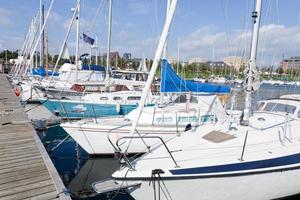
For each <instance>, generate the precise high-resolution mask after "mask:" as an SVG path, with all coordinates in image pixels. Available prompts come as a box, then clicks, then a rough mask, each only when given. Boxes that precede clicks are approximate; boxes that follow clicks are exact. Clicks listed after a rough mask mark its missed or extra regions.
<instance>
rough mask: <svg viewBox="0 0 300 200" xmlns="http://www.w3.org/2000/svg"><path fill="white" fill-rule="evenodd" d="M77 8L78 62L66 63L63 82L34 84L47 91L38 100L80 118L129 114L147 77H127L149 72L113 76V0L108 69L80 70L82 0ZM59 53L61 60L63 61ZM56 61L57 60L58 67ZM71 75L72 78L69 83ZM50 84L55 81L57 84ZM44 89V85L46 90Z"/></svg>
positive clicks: (56, 111)
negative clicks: (96, 70)
mask: <svg viewBox="0 0 300 200" xmlns="http://www.w3.org/2000/svg"><path fill="white" fill-rule="evenodd" d="M75 10H76V11H75V12H74V15H73V18H72V22H73V20H75V16H77V17H76V20H77V40H76V59H75V61H76V64H75V65H72V64H68V65H67V66H66V68H67V70H65V71H66V73H65V75H64V74H62V73H61V74H60V76H61V77H63V78H62V79H63V81H58V80H57V79H52V78H53V77H52V78H51V82H50V83H49V85H48V86H47V87H44V85H40V86H41V88H37V87H35V88H34V89H38V90H40V91H42V92H43V93H44V95H39V98H38V99H37V101H39V102H40V103H41V104H42V105H44V106H45V107H46V108H47V109H48V110H49V111H51V112H52V113H53V114H54V115H57V116H60V117H62V118H76V119H78V118H91V117H93V118H94V117H102V116H108V115H124V114H127V113H128V112H129V111H131V110H132V109H134V108H136V106H137V104H138V102H139V99H140V98H141V94H142V92H141V91H142V89H143V87H144V85H145V80H136V79H130V80H127V78H128V77H130V76H131V75H132V74H133V75H134V77H135V78H138V77H140V76H142V77H143V78H144V79H146V78H147V72H145V71H143V72H141V71H140V72H136V71H126V70H124V71H117V72H116V71H112V74H111V77H110V72H111V70H110V67H109V65H110V46H111V26H112V23H111V20H112V0H110V1H109V23H108V48H107V49H108V50H107V65H106V69H105V70H102V71H100V72H99V73H100V74H98V73H96V72H93V71H92V73H89V72H88V73H85V72H86V70H79V68H80V61H79V26H80V24H79V21H80V0H78V1H77V6H76V9H75ZM72 22H71V24H72ZM71 24H70V27H69V29H68V31H67V34H66V37H65V40H64V42H63V45H62V49H61V52H60V56H61V54H62V52H63V51H64V48H65V47H66V46H65V45H66V40H67V38H68V34H69V31H70V29H71ZM60 56H59V58H58V60H60ZM57 64H58V62H57V63H56V66H57ZM55 68H56V67H55ZM103 71H105V75H104V74H102V72H103ZM116 74H117V75H119V77H116V76H114V75H116ZM120 74H121V75H120ZM94 75H95V76H94ZM60 76H59V77H60ZM99 77H100V78H99ZM70 78H71V81H70V82H68V81H69V80H70ZM80 78H81V79H80ZM93 78H94V79H93ZM95 78H96V81H95ZM99 79H100V80H99ZM51 84H54V86H52V85H51ZM57 86H59V87H57ZM52 87H53V88H52ZM42 88H44V91H43V89H42ZM40 96H42V97H40ZM148 99H149V100H148V103H147V104H148V105H152V104H153V100H154V99H153V98H152V95H151V94H149V96H148Z"/></svg>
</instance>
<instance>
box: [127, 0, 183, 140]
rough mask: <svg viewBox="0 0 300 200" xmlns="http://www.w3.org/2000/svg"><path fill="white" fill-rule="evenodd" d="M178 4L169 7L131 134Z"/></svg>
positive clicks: (143, 103)
mask: <svg viewBox="0 0 300 200" xmlns="http://www.w3.org/2000/svg"><path fill="white" fill-rule="evenodd" d="M176 5H177V0H172V2H171V4H170V9H169V12H168V17H167V19H166V22H165V25H164V28H163V31H162V34H161V37H160V40H159V43H158V47H157V50H156V53H155V56H154V60H153V63H152V66H151V70H150V74H149V76H148V79H147V82H146V85H145V88H144V90H143V93H142V98H141V101H140V103H139V106H138V108H137V115H136V118H135V120H134V121H133V124H132V127H131V130H130V134H131V135H132V134H134V131H135V129H136V126H137V124H138V121H139V119H140V116H141V113H142V111H143V108H144V106H145V102H146V99H147V96H148V93H149V91H150V88H151V84H152V82H153V80H154V77H155V72H156V70H157V67H158V63H159V61H160V58H161V56H162V53H163V49H164V46H165V44H166V41H167V38H168V35H169V30H170V28H171V24H172V21H173V16H174V13H175V9H176Z"/></svg>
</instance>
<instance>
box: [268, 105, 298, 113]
mask: <svg viewBox="0 0 300 200" xmlns="http://www.w3.org/2000/svg"><path fill="white" fill-rule="evenodd" d="M295 110H296V106H292V105H287V104H282V103H278V104H276V106H275V108H274V109H273V112H285V113H294V112H295Z"/></svg>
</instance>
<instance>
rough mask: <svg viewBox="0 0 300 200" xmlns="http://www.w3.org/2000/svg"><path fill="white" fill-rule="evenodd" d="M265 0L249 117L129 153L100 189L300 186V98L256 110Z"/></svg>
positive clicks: (165, 194)
mask: <svg viewBox="0 0 300 200" xmlns="http://www.w3.org/2000/svg"><path fill="white" fill-rule="evenodd" d="M172 2H173V3H175V4H176V0H173V1H172ZM261 4H262V1H261V0H257V1H256V10H255V12H253V13H252V17H253V20H254V26H253V35H252V46H251V58H250V62H249V66H248V69H247V77H246V81H245V83H246V84H247V85H246V86H247V87H246V88H247V90H246V93H247V98H246V101H245V110H244V115H243V119H242V120H240V119H235V120H224V121H218V122H216V123H214V124H206V125H203V126H199V127H198V128H197V129H196V130H194V131H189V132H187V133H186V134H183V135H182V136H181V137H174V138H173V139H170V140H169V141H167V142H166V143H164V145H161V146H160V147H158V148H157V149H155V150H152V151H151V152H149V153H146V154H144V155H143V156H142V157H140V158H137V159H136V160H134V161H129V160H127V159H125V161H126V163H127V164H128V165H127V166H126V167H123V168H121V169H120V170H118V171H117V172H115V173H114V174H113V175H112V177H113V180H109V181H102V182H98V183H95V184H94V185H93V187H94V189H95V190H96V191H97V192H99V193H101V192H107V191H111V190H115V189H120V188H123V189H127V190H128V192H129V193H130V194H131V195H132V196H133V197H134V198H135V199H195V198H199V199H204V200H206V199H222V200H224V199H230V200H231V199H249V200H250V199H276V198H282V197H286V196H290V195H294V194H297V193H300V182H299V178H300V150H299V146H300V140H299V139H300V135H299V131H298V130H297V129H298V128H299V127H300V120H299V115H298V114H299V113H300V102H299V101H297V100H295V99H288V98H285V99H283V98H281V99H280V98H279V99H272V100H266V101H264V104H263V105H262V107H261V109H260V110H259V111H256V112H253V114H251V106H250V103H251V93H252V92H253V90H255V89H256V85H255V81H256V80H255V79H256V78H257V76H256V69H255V68H256V65H255V62H256V51H257V43H258V33H259V24H260V15H261ZM173 9H175V8H174V7H173ZM232 122H235V123H232ZM134 128H135V127H134ZM120 140H122V138H121V139H120ZM144 140H146V138H144ZM108 185H109V186H110V187H105V186H108Z"/></svg>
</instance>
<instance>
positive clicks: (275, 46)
mask: <svg viewBox="0 0 300 200" xmlns="http://www.w3.org/2000/svg"><path fill="white" fill-rule="evenodd" d="M76 1H77V0H55V2H54V5H53V9H52V11H51V14H50V16H49V20H48V22H47V32H48V38H49V52H50V53H51V54H58V53H59V49H60V48H61V45H62V42H63V38H64V35H65V34H66V31H67V27H68V25H69V23H70V21H71V17H72V14H73V13H72V11H71V8H72V7H75V5H76ZM0 2H1V3H0V50H4V49H9V50H16V49H20V48H21V46H22V44H23V41H24V38H25V36H26V34H27V32H28V28H29V25H30V22H31V20H32V19H33V17H34V16H35V15H37V12H38V10H39V0H26V1H24V0H9V1H7V0H0ZM43 2H44V4H45V7H46V11H45V12H47V9H48V8H49V5H50V0H43ZM166 4H167V0H113V25H112V51H119V52H120V53H121V55H122V54H123V53H126V52H129V53H132V56H133V57H138V58H143V57H146V58H153V57H154V54H155V50H156V47H157V43H158V40H159V37H160V33H161V31H162V28H163V25H164V21H165V15H166ZM254 5H255V1H254V0H178V4H177V8H176V11H175V16H174V20H173V24H172V27H171V31H170V36H169V41H168V58H170V59H178V57H179V59H180V60H188V59H189V58H194V57H198V58H205V59H207V60H213V61H221V60H223V58H224V57H225V56H243V57H245V58H247V57H249V49H250V38H251V29H252V20H251V12H252V11H253V9H254ZM107 21H108V0H82V2H81V27H80V32H81V33H86V34H88V35H90V36H91V37H94V38H95V37H96V35H98V45H99V47H100V51H101V52H102V53H103V52H105V51H106V46H107ZM75 30H76V27H75V26H73V28H72V32H71V35H70V38H69V39H68V48H69V51H70V53H71V54H74V52H75ZM80 52H81V53H86V52H89V46H88V45H87V44H85V43H83V42H82V41H81V43H80ZM290 56H300V1H299V0H263V7H262V19H261V28H260V37H259V44H258V57H257V60H258V63H259V65H261V66H265V65H278V64H279V62H280V60H281V59H282V58H283V57H285V58H287V57H290Z"/></svg>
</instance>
